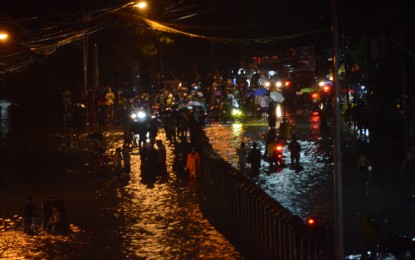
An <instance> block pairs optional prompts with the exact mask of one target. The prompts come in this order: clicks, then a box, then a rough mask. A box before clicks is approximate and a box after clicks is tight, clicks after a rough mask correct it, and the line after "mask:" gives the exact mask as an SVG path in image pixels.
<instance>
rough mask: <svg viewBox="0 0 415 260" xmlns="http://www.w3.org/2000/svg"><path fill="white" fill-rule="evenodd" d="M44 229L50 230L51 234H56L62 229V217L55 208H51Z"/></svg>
mask: <svg viewBox="0 0 415 260" xmlns="http://www.w3.org/2000/svg"><path fill="white" fill-rule="evenodd" d="M46 227H47V228H50V231H52V232H57V231H60V230H61V229H62V216H61V213H60V211H59V210H58V208H57V207H56V206H52V215H51V216H50V219H49V221H48V224H47V225H46Z"/></svg>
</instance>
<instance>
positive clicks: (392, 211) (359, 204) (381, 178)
mask: <svg viewBox="0 0 415 260" xmlns="http://www.w3.org/2000/svg"><path fill="white" fill-rule="evenodd" d="M288 121H289V122H290V123H292V124H293V125H295V127H296V130H297V133H298V137H299V143H300V144H301V147H302V151H301V159H300V164H301V166H302V167H303V169H302V170H301V171H299V172H296V171H294V170H292V169H290V168H289V167H285V168H283V169H279V170H278V171H275V170H270V168H269V164H268V163H267V162H265V161H262V164H261V169H260V174H259V176H256V177H252V176H250V175H249V174H246V176H247V178H251V179H252V180H253V181H254V182H255V183H256V184H257V185H258V187H260V188H261V189H262V190H263V191H264V192H266V193H267V194H268V195H269V196H270V197H272V198H274V199H275V200H276V201H278V202H279V203H280V204H281V205H282V206H284V207H285V208H287V209H288V210H289V211H291V212H292V213H293V214H295V215H297V216H299V217H300V218H302V219H303V220H306V218H308V217H317V218H318V219H319V221H320V220H322V221H323V223H328V226H329V232H330V233H331V234H332V236H333V241H334V232H335V227H334V223H335V221H336V219H335V218H336V212H335V211H334V201H335V191H334V185H335V184H334V174H335V173H334V167H335V165H334V158H333V152H334V140H333V133H332V132H331V131H329V132H327V131H323V132H322V131H321V129H320V126H319V118H318V116H313V115H310V116H306V117H303V116H300V117H297V116H288ZM278 124H279V123H277V128H278V126H279V125H278ZM205 132H206V134H207V136H208V138H209V140H210V143H211V144H212V146H213V148H214V149H215V150H216V152H217V153H218V154H219V155H221V156H222V157H223V158H224V159H225V160H227V161H228V162H229V163H230V164H232V165H233V166H234V167H235V168H237V167H238V157H237V153H236V148H237V147H239V146H240V143H241V142H242V141H243V142H245V143H246V145H247V147H251V145H252V143H253V142H254V141H256V142H257V143H258V144H259V147H260V149H261V153H262V154H263V152H264V149H265V147H264V146H265V137H264V135H265V134H266V133H267V132H268V124H267V122H266V121H262V120H260V119H256V120H250V121H248V122H245V123H243V124H239V123H234V124H232V123H228V124H223V123H213V124H211V125H209V126H207V127H206V128H205ZM366 134H368V133H366ZM354 138H355V136H354V134H353V133H351V132H348V131H347V130H345V129H343V130H342V159H341V162H339V163H341V168H342V172H341V174H342V184H341V185H342V193H341V194H340V196H341V199H342V201H343V208H342V211H343V216H342V219H341V220H340V221H341V222H342V226H343V230H344V231H343V232H344V234H343V240H344V248H345V253H346V254H349V256H350V257H351V258H348V259H359V258H358V256H356V255H359V254H360V253H361V251H360V250H361V246H362V241H363V232H364V229H363V227H362V219H363V218H364V217H365V216H367V215H368V214H369V215H370V216H372V217H373V218H374V220H375V221H376V222H377V223H378V224H379V226H380V228H381V232H382V235H383V237H384V238H390V237H393V236H395V235H399V236H406V237H409V238H413V237H414V234H415V229H414V227H415V225H414V224H415V221H414V219H413V216H414V214H415V208H414V207H413V204H412V202H409V201H412V197H413V194H414V188H413V187H414V186H413V183H414V179H415V178H414V177H413V176H412V177H411V176H406V177H405V176H402V175H400V174H399V163H400V161H399V160H400V159H399V154H400V153H399V150H397V148H395V147H394V150H391V151H393V153H394V154H393V155H392V156H393V157H392V158H394V159H393V160H392V161H391V159H390V156H389V158H386V159H385V158H384V155H385V153H382V151H385V147H387V144H369V143H362V144H360V143H359V142H357V141H356V140H355V139H354ZM362 147H366V148H365V149H366V152H367V154H369V156H370V158H371V163H373V167H374V170H373V172H372V173H371V174H362V173H358V172H357V171H356V167H357V158H358V156H359V154H360V153H361V152H362V150H361V149H362ZM389 149H390V148H389ZM386 154H387V153H386ZM283 156H284V158H285V163H286V164H287V165H288V166H289V165H290V163H291V162H290V153H289V151H288V149H287V146H285V150H284V153H283ZM396 158H398V159H396ZM391 162H393V163H391ZM396 162H397V163H396ZM396 166H398V167H396ZM248 167H249V164H248ZM408 198H409V199H408ZM356 257H357V258H356ZM392 259H394V258H392Z"/></svg>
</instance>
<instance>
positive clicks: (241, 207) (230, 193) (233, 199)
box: [190, 125, 334, 260]
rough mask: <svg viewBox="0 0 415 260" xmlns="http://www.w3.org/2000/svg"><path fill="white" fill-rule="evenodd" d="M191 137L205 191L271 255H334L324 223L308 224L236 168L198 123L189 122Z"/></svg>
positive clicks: (301, 257)
mask: <svg viewBox="0 0 415 260" xmlns="http://www.w3.org/2000/svg"><path fill="white" fill-rule="evenodd" d="M190 139H191V143H192V144H193V145H195V146H196V147H197V149H198V151H199V152H200V156H201V165H202V182H203V186H204V189H205V190H206V191H207V194H206V195H207V196H215V197H216V198H217V199H219V201H220V202H222V203H223V204H224V205H225V206H226V208H227V209H229V213H230V216H229V217H230V218H232V219H235V220H236V221H237V224H238V226H240V228H242V229H243V230H244V231H246V233H248V234H250V239H252V244H253V245H258V246H259V247H260V249H261V250H262V251H263V252H265V255H267V256H268V257H269V258H270V259H290V260H291V259H293V260H299V259H307V260H312V259H316V260H317V259H318V260H322V259H333V257H334V245H333V244H332V242H331V239H330V238H329V237H328V236H327V235H326V234H327V233H328V232H326V230H323V229H324V228H325V227H318V226H316V227H310V226H308V225H306V224H305V223H304V221H303V220H302V219H300V218H299V217H298V216H295V215H294V214H292V213H291V212H290V211H289V210H287V209H286V208H284V207H283V206H282V205H281V204H280V203H279V202H277V201H275V200H274V199H273V198H271V197H270V196H269V195H268V194H266V193H265V192H264V191H263V190H261V189H260V188H259V187H258V186H257V185H255V183H253V182H252V181H251V180H250V179H249V178H247V176H245V175H243V174H242V173H240V172H239V171H238V170H236V169H235V168H233V167H232V166H231V165H230V164H229V163H228V162H226V161H225V160H224V159H223V158H221V157H220V156H219V155H218V154H217V153H216V152H215V151H214V149H213V148H212V146H211V145H210V143H209V139H208V138H207V137H206V135H205V133H204V131H203V129H201V128H200V127H198V126H197V125H191V126H190Z"/></svg>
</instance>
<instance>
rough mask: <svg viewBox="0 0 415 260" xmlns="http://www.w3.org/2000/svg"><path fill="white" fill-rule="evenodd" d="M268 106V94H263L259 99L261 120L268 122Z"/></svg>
mask: <svg viewBox="0 0 415 260" xmlns="http://www.w3.org/2000/svg"><path fill="white" fill-rule="evenodd" d="M268 105H269V97H268V96H267V95H266V94H263V95H262V96H261V97H260V98H259V107H260V109H259V113H260V114H261V118H262V120H264V121H265V120H266V119H267V113H266V112H267V109H268Z"/></svg>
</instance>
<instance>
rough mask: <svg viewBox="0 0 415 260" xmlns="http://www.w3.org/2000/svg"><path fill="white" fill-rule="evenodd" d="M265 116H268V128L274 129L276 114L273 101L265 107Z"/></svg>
mask: <svg viewBox="0 0 415 260" xmlns="http://www.w3.org/2000/svg"><path fill="white" fill-rule="evenodd" d="M267 116H268V126H269V128H270V129H275V125H276V123H277V114H276V110H275V103H274V102H270V103H269V107H268V108H267Z"/></svg>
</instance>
